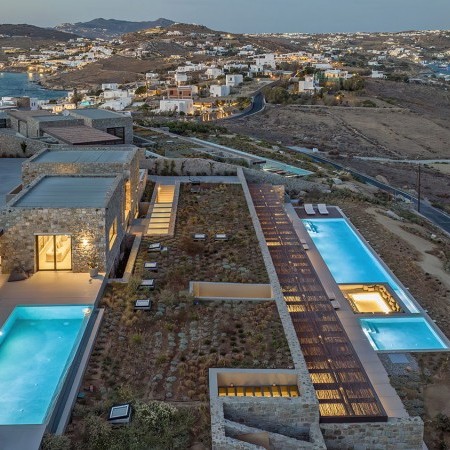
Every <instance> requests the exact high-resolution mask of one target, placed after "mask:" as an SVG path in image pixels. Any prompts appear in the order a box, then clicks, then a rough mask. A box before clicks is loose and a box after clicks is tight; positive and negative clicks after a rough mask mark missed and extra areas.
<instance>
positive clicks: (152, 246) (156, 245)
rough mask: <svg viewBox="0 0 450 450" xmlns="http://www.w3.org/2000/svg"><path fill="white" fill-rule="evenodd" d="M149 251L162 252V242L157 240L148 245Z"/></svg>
mask: <svg viewBox="0 0 450 450" xmlns="http://www.w3.org/2000/svg"><path fill="white" fill-rule="evenodd" d="M147 251H148V252H160V251H161V243H160V242H155V243H154V244H150V245H149V246H148V247H147Z"/></svg>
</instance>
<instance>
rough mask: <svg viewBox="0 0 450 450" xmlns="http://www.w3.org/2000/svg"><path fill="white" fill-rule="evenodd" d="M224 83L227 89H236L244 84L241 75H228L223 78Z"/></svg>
mask: <svg viewBox="0 0 450 450" xmlns="http://www.w3.org/2000/svg"><path fill="white" fill-rule="evenodd" d="M225 82H226V85H227V86H229V87H236V86H239V85H241V84H242V83H243V82H244V77H243V75H241V74H228V75H227V76H226V78H225Z"/></svg>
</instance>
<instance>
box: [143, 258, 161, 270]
mask: <svg viewBox="0 0 450 450" xmlns="http://www.w3.org/2000/svg"><path fill="white" fill-rule="evenodd" d="M144 269H147V270H150V271H151V272H158V263H157V262H156V261H151V262H145V263H144Z"/></svg>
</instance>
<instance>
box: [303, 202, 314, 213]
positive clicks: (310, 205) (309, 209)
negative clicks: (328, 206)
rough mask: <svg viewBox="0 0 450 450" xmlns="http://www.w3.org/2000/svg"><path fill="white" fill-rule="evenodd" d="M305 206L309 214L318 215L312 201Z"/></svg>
mask: <svg viewBox="0 0 450 450" xmlns="http://www.w3.org/2000/svg"><path fill="white" fill-rule="evenodd" d="M304 208H305V211H306V214H308V216H315V215H316V211H315V210H314V207H313V205H312V204H311V203H305V206H304Z"/></svg>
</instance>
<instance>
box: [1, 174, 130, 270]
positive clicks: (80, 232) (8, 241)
mask: <svg viewBox="0 0 450 450" xmlns="http://www.w3.org/2000/svg"><path fill="white" fill-rule="evenodd" d="M25 193H26V191H25V192H24V191H22V193H20V194H18V196H17V197H16V198H15V199H14V200H13V201H12V202H10V203H9V204H7V205H6V206H5V208H4V209H3V210H1V213H0V228H3V229H4V235H3V236H2V238H1V239H0V255H1V256H2V270H3V272H4V273H9V272H11V270H12V269H14V268H15V267H18V266H21V267H24V268H25V269H26V270H31V271H35V270H36V248H35V245H36V242H35V236H36V235H38V234H67V235H70V236H71V237H72V271H73V272H88V271H89V267H88V260H89V257H90V255H91V254H95V255H96V256H97V259H98V262H99V270H100V271H101V272H108V271H109V269H110V267H111V265H112V262H113V260H114V258H115V257H116V256H117V253H118V251H119V247H120V242H121V241H122V239H123V236H124V229H123V185H122V181H121V180H120V179H119V178H118V179H117V184H116V187H115V189H114V191H113V192H112V193H111V196H110V200H109V202H108V204H107V206H106V208H55V209H53V208H21V207H14V206H13V204H14V202H15V201H16V200H17V199H18V198H20V196H22V195H24V194H25ZM114 217H117V238H116V241H115V242H114V245H113V247H112V248H111V249H110V248H109V242H108V230H109V227H110V225H111V223H112V221H113V220H114Z"/></svg>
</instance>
